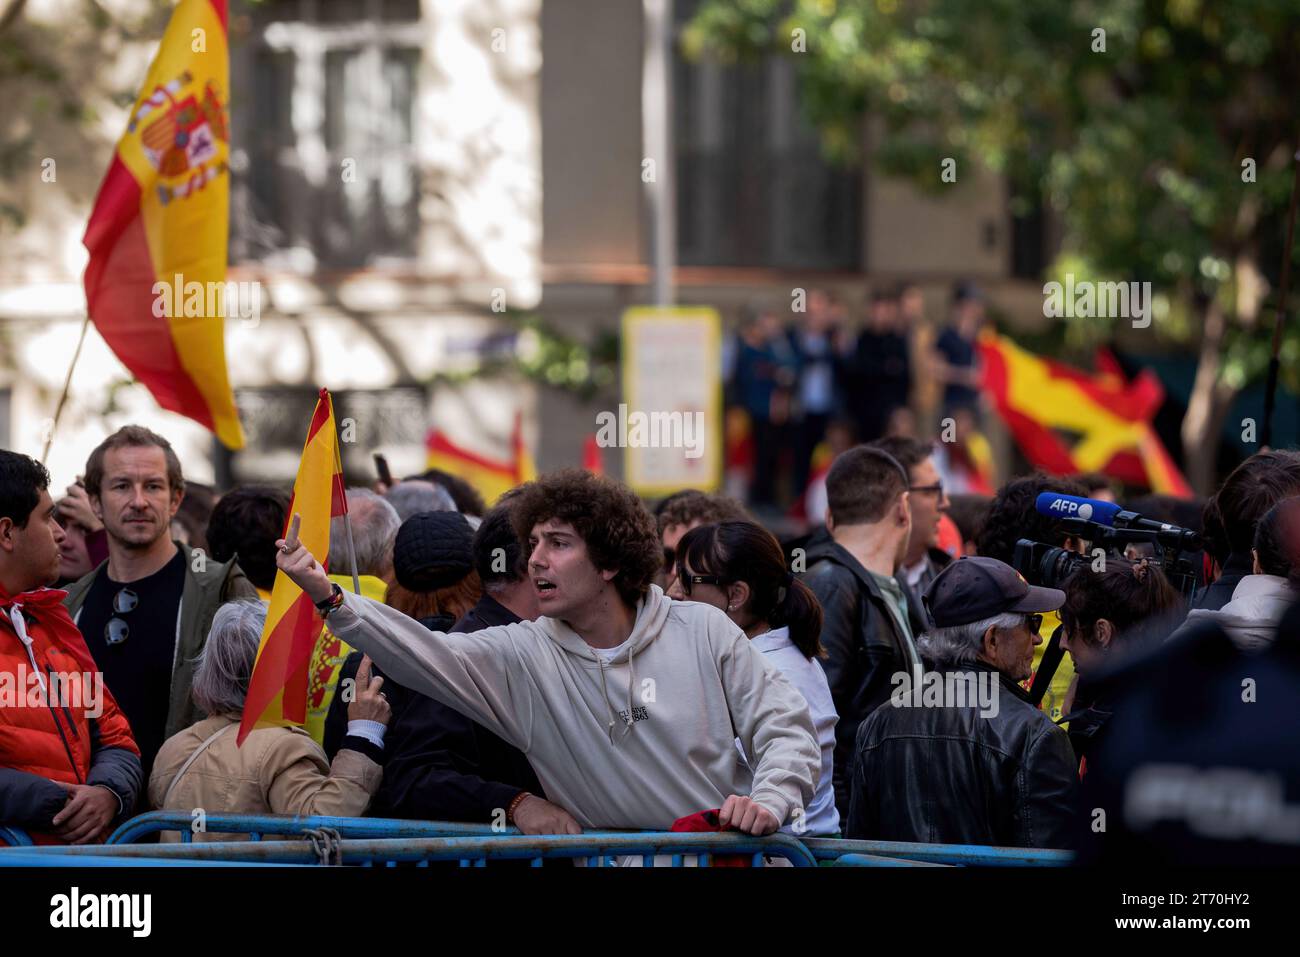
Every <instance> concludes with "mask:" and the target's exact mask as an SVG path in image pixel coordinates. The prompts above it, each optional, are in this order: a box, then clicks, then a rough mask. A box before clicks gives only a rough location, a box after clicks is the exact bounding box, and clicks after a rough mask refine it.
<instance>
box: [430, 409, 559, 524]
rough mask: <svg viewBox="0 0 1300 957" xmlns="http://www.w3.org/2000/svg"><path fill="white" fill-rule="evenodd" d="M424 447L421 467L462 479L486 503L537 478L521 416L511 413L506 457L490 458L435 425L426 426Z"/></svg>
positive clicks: (490, 502) (489, 503)
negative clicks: (452, 439)
mask: <svg viewBox="0 0 1300 957" xmlns="http://www.w3.org/2000/svg"><path fill="white" fill-rule="evenodd" d="M424 445H425V448H426V449H427V450H428V458H427V459H426V461H425V467H426V468H431V469H442V470H443V471H444V472H447V473H448V474H450V475H455V476H457V477H458V478H462V479H464V480H465V481H466V482H468V483H469V484H470V485H472V486H474V488H475V489H476V490H477V491H478V493H479V494H480V495H482V496H483V501H485V502H486V503H487V504H488V505H491V504H492V503H493V502H495V501H496V500H497V499H498V498H499V497H500V496H501V494H502V493H503V492H507V491H509V490H510V489H512V488H514V487H515V486H516V485H519V484H522V483H523V482H531V481H532V480H533V479H535V478H537V466H536V465H535V464H534V462H533V457H532V456H531V455H529V454H528V448H527V447H526V446H525V445H524V427H523V416H522V415H521V414H519V413H516V414H515V426H514V430H513V431H512V432H511V435H510V461H508V462H502V461H500V460H495V459H490V458H487V457H485V456H482V455H477V454H475V453H473V452H470V451H469V450H468V449H464V448H461V447H460V446H459V445H457V444H456V443H454V442H452V441H451V439H449V438H447V436H445V435H444V434H443V433H442V432H440V431H439V430H438V429H430V430H429V435H428V437H427V438H426V439H425V440H424Z"/></svg>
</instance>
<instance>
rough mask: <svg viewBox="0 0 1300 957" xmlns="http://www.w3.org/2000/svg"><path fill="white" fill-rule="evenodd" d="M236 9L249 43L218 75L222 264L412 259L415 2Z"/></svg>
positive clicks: (289, 2)
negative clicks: (227, 107) (226, 94)
mask: <svg viewBox="0 0 1300 957" xmlns="http://www.w3.org/2000/svg"><path fill="white" fill-rule="evenodd" d="M245 11H246V16H247V20H248V23H249V25H250V34H249V37H248V40H247V42H246V43H245V44H243V48H240V47H236V49H235V51H234V59H233V60H232V71H231V72H232V86H233V88H234V89H233V91H232V97H231V99H232V104H233V106H232V116H233V118H234V121H235V127H236V131H237V137H238V140H237V142H236V144H235V145H236V150H237V151H236V154H235V156H234V157H233V162H232V164H231V166H232V168H233V169H234V172H235V180H234V195H233V204H232V205H233V208H232V217H231V218H232V223H231V225H232V249H231V258H232V259H233V260H234V261H250V260H251V261H266V262H272V263H276V262H279V263H280V264H283V265H288V266H291V267H297V268H303V269H313V268H316V267H317V266H321V267H335V268H338V267H344V268H347V267H361V266H383V265H386V264H395V263H403V262H406V261H409V260H410V259H412V258H414V256H415V254H416V248H417V242H418V238H419V231H418V225H419V221H418V201H419V193H420V189H419V187H420V177H419V167H418V164H417V159H416V152H415V144H414V136H413V129H414V115H415V100H416V90H417V82H418V76H419V63H420V34H419V31H418V30H413V29H412V24H413V23H418V21H419V17H420V4H419V0H273V2H270V3H265V4H259V5H256V6H252V5H247V6H246V7H245ZM244 78H247V80H246V81H245V82H241V81H243V80H244Z"/></svg>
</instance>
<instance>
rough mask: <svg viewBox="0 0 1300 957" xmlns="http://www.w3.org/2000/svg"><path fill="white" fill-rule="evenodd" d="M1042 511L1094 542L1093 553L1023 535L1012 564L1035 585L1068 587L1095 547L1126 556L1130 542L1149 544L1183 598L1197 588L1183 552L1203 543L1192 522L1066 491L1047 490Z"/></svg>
mask: <svg viewBox="0 0 1300 957" xmlns="http://www.w3.org/2000/svg"><path fill="white" fill-rule="evenodd" d="M1034 508H1035V510H1036V511H1037V512H1038V514H1040V515H1045V516H1047V517H1048V518H1054V519H1057V520H1058V523H1059V526H1060V528H1061V531H1062V533H1063V534H1066V535H1073V536H1075V537H1076V538H1080V539H1083V540H1085V541H1087V542H1088V544H1089V554H1086V555H1080V554H1079V553H1078V552H1074V551H1070V550H1069V549H1066V548H1061V547H1059V546H1057V545H1051V544H1048V543H1045V542H1035V541H1032V540H1030V539H1028V538H1022V539H1020V540H1019V541H1017V542H1016V550H1015V555H1014V558H1013V559H1012V565H1013V566H1014V567H1015V569H1016V571H1018V572H1020V574H1022V575H1024V576H1025V580H1026V581H1028V582H1030V583H1031V584H1034V585H1042V586H1044V587H1047V588H1063V587H1064V585H1065V581H1066V579H1068V578H1069V577H1070V576H1071V575H1072V574H1074V572H1075V571H1077V570H1078V569H1080V568H1085V567H1090V566H1091V565H1092V563H1093V561H1094V557H1093V555H1092V554H1091V552H1092V550H1093V549H1096V548H1103V549H1105V550H1106V552H1107V553H1108V554H1111V555H1113V556H1115V557H1117V558H1122V557H1125V551H1126V550H1127V549H1128V548H1129V547H1130V546H1138V547H1150V549H1151V551H1152V557H1154V558H1155V559H1156V561H1157V562H1158V563H1159V564H1160V568H1161V570H1162V571H1163V572H1164V573H1165V577H1166V578H1167V579H1168V580H1169V583H1170V584H1171V585H1173V586H1174V587H1175V588H1176V589H1178V591H1179V592H1180V593H1182V595H1183V597H1184V598H1191V596H1192V594H1193V593H1194V592H1195V591H1196V586H1197V579H1196V570H1195V568H1194V567H1193V566H1192V563H1191V562H1190V561H1189V560H1188V559H1186V558H1184V557H1183V553H1184V552H1194V551H1197V550H1199V549H1200V548H1201V538H1200V536H1199V535H1197V534H1196V533H1195V532H1193V531H1192V530H1191V529H1188V528H1180V527H1178V526H1177V525H1169V524H1166V523H1164V522H1157V521H1153V520H1152V519H1149V518H1143V517H1142V516H1141V515H1139V514H1138V513H1137V512H1130V511H1128V510H1127V509H1125V508H1124V507H1123V506H1121V505H1116V504H1115V503H1114V502H1103V501H1100V500H1098V499H1091V498H1079V497H1078V496H1075V495H1066V494H1064V493H1063V492H1043V493H1042V494H1041V495H1039V496H1038V498H1037V500H1036V501H1035V502H1034Z"/></svg>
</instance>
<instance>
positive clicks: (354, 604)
mask: <svg viewBox="0 0 1300 957" xmlns="http://www.w3.org/2000/svg"><path fill="white" fill-rule="evenodd" d="M297 523H298V517H297V516H296V515H295V516H294V520H293V522H292V523H291V524H290V527H289V533H288V537H287V538H286V539H283V540H281V541H279V542H277V543H276V545H277V546H278V547H279V549H280V551H279V552H278V553H277V554H276V557H275V561H276V565H277V566H278V567H279V568H280V570H281V571H283V572H284V573H285V574H286V575H288V576H289V578H290V579H292V580H293V582H294V583H295V584H296V585H297V586H298V587H299V588H301V589H302V590H303V591H304V592H305V593H306V594H307V596H308V597H309V598H310V599H311V600H312V601H313V602H316V603H317V604H319V603H321V602H323V601H325V600H326V599H328V598H329V597H330V596H331V595H332V594H333V583H332V582H330V580H329V577H328V576H327V575H326V574H325V569H324V568H322V567H321V566H320V563H319V562H317V561H316V560H315V558H313V557H312V555H311V553H310V552H309V551H307V549H306V548H305V547H304V546H303V545H302V543H301V542H299V541H298V536H297ZM329 623H330V630H331V631H332V632H333V633H334V634H336V635H337V636H338V637H339V638H341V639H343V640H344V641H345V642H347V643H348V644H349V645H352V647H354V648H359V649H360V650H361V651H364V652H365V653H366V654H368V655H370V657H371V658H372V659H373V660H374V662H375V664H377V665H379V667H380V668H381V669H382V670H383V671H384V673H385V674H387V675H388V676H389V677H391V678H392V679H393V680H394V681H396V682H397V683H398V684H400V685H404V686H405V687H406V688H409V689H410V690H411V691H414V692H417V693H419V694H424V695H428V696H429V697H430V698H433V699H434V700H435V701H441V702H442V703H443V704H445V705H447V706H448V707H449V708H454V709H455V710H457V711H459V712H460V713H461V714H463V715H465V716H466V717H468V718H470V719H472V720H474V721H477V722H478V723H479V724H481V725H483V726H484V727H486V728H488V729H490V730H491V731H493V732H495V733H496V734H497V735H498V736H499V737H501V738H503V739H504V740H505V741H507V742H509V743H510V744H513V745H514V746H515V747H517V748H519V749H521V750H523V751H527V750H528V746H529V743H530V739H531V736H532V716H533V708H532V700H533V699H532V683H531V681H530V680H529V678H528V676H527V674H526V672H525V669H524V668H523V666H522V664H521V663H520V661H519V656H518V653H517V652H516V651H515V648H514V644H513V641H512V640H511V638H512V633H513V631H514V630H516V629H519V628H521V627H524V626H520V625H505V626H501V627H497V628H488V629H485V630H483V631H478V632H475V633H473V634H470V635H447V634H444V633H443V632H438V631H429V629H427V628H425V627H424V626H423V625H421V624H420V623H419V622H418V621H416V620H415V619H413V618H411V617H409V616H407V615H404V614H402V613H401V612H400V611H396V610H394V609H392V608H389V607H388V606H387V605H384V604H382V603H380V602H377V601H372V600H371V599H369V598H364V597H362V596H360V595H353V594H350V593H348V592H344V593H343V595H342V600H341V604H339V606H338V607H337V608H336V609H334V610H333V611H331V612H330V613H329Z"/></svg>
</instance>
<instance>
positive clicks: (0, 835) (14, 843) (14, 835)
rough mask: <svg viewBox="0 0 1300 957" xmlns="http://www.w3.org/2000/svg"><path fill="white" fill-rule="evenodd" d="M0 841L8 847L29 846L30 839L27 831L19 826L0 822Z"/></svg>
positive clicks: (30, 844)
mask: <svg viewBox="0 0 1300 957" xmlns="http://www.w3.org/2000/svg"><path fill="white" fill-rule="evenodd" d="M0 841H3V842H4V843H5V844H8V845H9V846H10V847H31V846H32V839H31V838H30V837H28V836H27V832H26V831H24V830H23V829H22V828H21V827H10V826H8V825H5V824H0Z"/></svg>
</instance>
